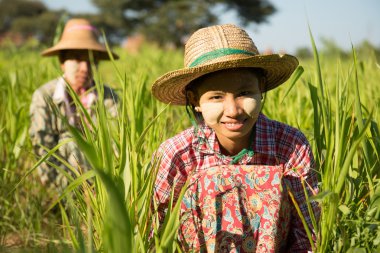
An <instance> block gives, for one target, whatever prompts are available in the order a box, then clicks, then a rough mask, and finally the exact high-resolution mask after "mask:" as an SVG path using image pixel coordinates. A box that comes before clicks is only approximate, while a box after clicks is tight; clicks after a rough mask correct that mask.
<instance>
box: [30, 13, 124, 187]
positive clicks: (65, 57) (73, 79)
mask: <svg viewBox="0 0 380 253" xmlns="http://www.w3.org/2000/svg"><path fill="white" fill-rule="evenodd" d="M42 55H43V56H58V57H59V61H60V64H61V69H62V76H60V77H58V78H57V79H54V80H52V81H50V82H48V83H46V84H44V85H43V86H41V87H40V88H38V89H37V90H36V91H35V92H34V94H33V97H32V102H31V106H30V119H31V124H30V129H29V133H30V136H31V140H32V144H33V148H34V151H35V153H36V155H37V156H38V157H42V156H43V155H45V154H46V152H47V151H46V148H47V149H53V148H54V147H55V146H56V145H57V144H58V143H60V142H62V141H63V140H64V139H66V138H67V137H69V136H70V134H69V132H68V128H67V125H66V124H65V122H68V123H69V124H70V125H72V126H75V127H78V128H80V129H81V128H82V127H83V126H82V125H81V118H80V117H79V114H80V109H79V108H77V106H76V103H74V101H73V96H72V95H71V94H73V93H71V92H70V90H69V86H70V87H71V88H72V89H71V90H72V91H74V92H75V93H76V95H77V96H78V98H79V99H80V101H81V103H82V104H83V106H84V108H86V110H87V111H88V112H89V114H90V115H93V114H94V112H93V110H91V108H92V107H93V106H94V104H95V103H96V101H97V100H98V96H99V94H98V92H97V90H96V88H95V84H94V80H93V77H92V71H91V59H93V63H94V64H95V65H96V64H97V62H98V61H100V60H109V59H110V57H113V58H114V59H117V58H118V56H117V55H116V54H114V53H112V52H110V53H108V52H107V49H106V47H105V46H104V45H103V44H101V43H99V41H98V32H97V29H96V28H95V27H93V26H92V25H91V24H90V23H89V22H88V21H87V20H86V19H71V20H69V21H68V22H67V23H66V25H65V27H64V31H63V33H62V36H61V38H60V41H59V42H58V43H57V44H56V45H55V46H53V47H51V48H49V49H47V50H45V51H43V52H42ZM116 99H117V97H116V94H115V93H114V91H113V90H112V89H111V88H109V87H107V86H104V97H103V101H104V104H105V106H106V108H108V110H109V111H110V112H111V113H112V114H113V115H115V114H116ZM58 155H59V156H61V157H62V158H63V159H64V160H65V161H66V162H68V163H69V164H70V165H71V166H73V168H75V169H77V170H86V169H87V163H86V161H85V159H84V157H83V154H82V153H81V152H80V151H79V150H78V148H77V146H76V145H75V144H74V143H73V142H70V143H67V144H65V145H63V146H61V147H60V148H59V152H58ZM48 161H49V163H46V162H44V163H42V164H41V165H40V166H39V167H38V173H39V176H40V178H41V181H42V183H43V184H44V185H45V186H47V187H51V188H55V189H57V190H58V191H59V192H61V191H62V190H63V189H64V188H65V187H66V186H67V184H68V181H67V178H66V176H65V174H67V173H69V174H72V173H70V169H69V168H67V167H66V166H64V165H63V164H62V162H60V161H59V160H58V159H56V158H55V157H53V156H51V157H50V158H49V160H48ZM51 164H54V165H51ZM57 168H60V169H57Z"/></svg>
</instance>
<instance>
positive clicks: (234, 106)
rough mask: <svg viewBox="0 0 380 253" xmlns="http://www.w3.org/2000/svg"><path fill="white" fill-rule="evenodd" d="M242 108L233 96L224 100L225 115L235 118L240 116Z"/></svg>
mask: <svg viewBox="0 0 380 253" xmlns="http://www.w3.org/2000/svg"><path fill="white" fill-rule="evenodd" d="M239 111H240V106H239V104H238V101H237V100H236V99H235V97H234V96H233V95H232V94H231V95H227V96H226V97H225V99H224V115H225V116H228V117H231V118H234V117H236V116H237V115H239Z"/></svg>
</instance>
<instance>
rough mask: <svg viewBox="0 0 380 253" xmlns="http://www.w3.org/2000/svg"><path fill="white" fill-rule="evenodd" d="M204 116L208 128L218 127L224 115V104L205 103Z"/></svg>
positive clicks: (203, 106)
mask: <svg viewBox="0 0 380 253" xmlns="http://www.w3.org/2000/svg"><path fill="white" fill-rule="evenodd" d="M200 106H201V110H202V116H203V119H204V120H205V122H206V124H207V125H208V126H213V125H216V124H217V123H218V121H219V119H220V118H221V117H222V115H223V103H203V104H201V105H200Z"/></svg>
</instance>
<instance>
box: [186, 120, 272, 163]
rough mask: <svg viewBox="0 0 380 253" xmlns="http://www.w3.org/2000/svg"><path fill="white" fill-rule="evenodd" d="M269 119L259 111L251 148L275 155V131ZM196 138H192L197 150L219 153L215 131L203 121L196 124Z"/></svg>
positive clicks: (206, 152) (258, 151)
mask: <svg viewBox="0 0 380 253" xmlns="http://www.w3.org/2000/svg"><path fill="white" fill-rule="evenodd" d="M270 124H271V123H270V121H269V119H268V118H267V117H266V116H265V115H264V114H262V113H260V115H259V117H258V119H257V121H256V124H255V126H256V127H255V131H256V133H255V137H254V140H253V143H252V149H253V151H254V152H255V153H261V154H267V155H271V156H273V155H275V153H276V152H275V145H274V144H275V133H274V132H273V128H272V127H271V125H270ZM195 133H196V135H195V136H196V138H194V139H193V146H194V147H195V148H196V149H198V151H199V152H202V153H205V154H220V146H219V142H218V141H216V140H217V139H216V134H215V131H214V130H213V129H212V128H210V127H209V126H207V125H206V124H205V123H201V124H198V127H197V128H196V129H195Z"/></svg>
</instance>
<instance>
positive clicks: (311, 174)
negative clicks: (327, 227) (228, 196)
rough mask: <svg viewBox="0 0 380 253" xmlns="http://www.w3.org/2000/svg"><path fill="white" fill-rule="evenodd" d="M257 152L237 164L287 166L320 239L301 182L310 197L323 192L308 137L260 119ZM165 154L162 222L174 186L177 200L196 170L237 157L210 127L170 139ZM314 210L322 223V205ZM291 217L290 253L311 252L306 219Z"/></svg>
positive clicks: (159, 182) (160, 181)
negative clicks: (229, 153)
mask: <svg viewBox="0 0 380 253" xmlns="http://www.w3.org/2000/svg"><path fill="white" fill-rule="evenodd" d="M251 149H252V150H253V151H254V154H253V155H250V154H245V155H243V156H242V157H241V158H240V159H239V160H238V162H237V164H242V165H283V166H284V168H285V171H284V176H286V177H287V178H288V179H289V181H290V186H291V190H292V192H293V195H294V197H295V199H296V201H297V203H298V205H299V207H300V209H301V212H302V214H303V217H304V218H305V220H306V222H307V224H308V226H309V228H310V229H311V231H313V237H314V239H315V234H314V229H313V227H312V223H311V218H310V215H309V212H308V210H307V204H306V197H305V195H304V188H303V186H302V184H301V180H305V182H306V184H305V185H306V186H307V191H308V194H309V196H312V195H315V194H317V193H318V178H317V173H316V171H315V170H314V169H313V168H314V158H313V154H312V150H311V147H310V145H309V143H308V141H307V139H306V137H305V136H304V135H303V134H302V132H300V131H299V130H297V129H295V128H293V127H290V126H288V125H286V124H283V123H280V122H277V121H274V120H270V119H268V118H267V117H266V116H264V115H263V114H260V116H259V118H258V120H257V122H256V124H255V128H254V137H253V142H252V147H251ZM159 154H160V156H161V164H160V167H159V171H158V174H157V179H156V184H155V196H154V197H155V201H156V203H157V205H158V212H159V217H160V220H161V221H162V220H163V219H164V216H165V213H166V210H167V207H168V203H169V201H170V192H171V190H172V187H173V186H174V187H175V189H174V194H175V195H174V196H175V200H176V199H178V195H179V193H180V191H181V188H182V186H183V185H184V184H185V183H186V181H187V179H188V176H190V174H191V173H192V172H193V171H194V170H205V169H207V168H209V167H215V166H220V165H228V164H231V162H232V161H233V157H231V156H225V155H223V154H221V151H220V147H219V143H218V141H216V135H215V132H214V131H213V130H212V129H211V128H209V127H207V126H206V125H204V124H201V125H199V126H198V127H197V128H194V127H191V128H189V129H187V130H185V131H183V132H181V133H180V134H178V135H176V136H174V137H173V138H170V139H168V140H166V141H165V142H164V143H162V144H161V146H160V148H159ZM312 208H313V212H314V216H315V217H316V219H317V220H318V219H319V216H320V208H319V206H318V205H317V203H316V202H312ZM290 212H291V214H292V218H291V229H290V230H291V231H289V237H288V238H287V240H288V244H289V247H288V248H289V252H307V251H308V250H311V247H310V243H309V240H308V238H307V235H306V231H305V229H304V227H303V224H302V222H301V219H300V218H299V215H298V214H297V212H296V210H295V208H294V207H292V210H290ZM284 240H286V238H284Z"/></svg>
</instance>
